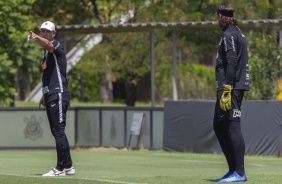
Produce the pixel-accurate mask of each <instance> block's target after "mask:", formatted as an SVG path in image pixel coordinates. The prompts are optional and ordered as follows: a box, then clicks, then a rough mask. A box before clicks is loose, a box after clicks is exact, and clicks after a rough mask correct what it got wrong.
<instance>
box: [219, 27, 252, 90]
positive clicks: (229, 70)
mask: <svg viewBox="0 0 282 184" xmlns="http://www.w3.org/2000/svg"><path fill="white" fill-rule="evenodd" d="M223 31H224V32H223V36H222V38H221V40H220V42H219V46H218V58H217V60H216V85H217V89H218V90H222V89H223V85H224V84H227V85H232V86H233V89H238V90H250V78H249V65H248V51H247V42H246V38H245V35H244V34H243V33H242V32H241V30H240V29H239V28H238V27H237V26H235V25H229V26H227V27H225V28H224V29H223Z"/></svg>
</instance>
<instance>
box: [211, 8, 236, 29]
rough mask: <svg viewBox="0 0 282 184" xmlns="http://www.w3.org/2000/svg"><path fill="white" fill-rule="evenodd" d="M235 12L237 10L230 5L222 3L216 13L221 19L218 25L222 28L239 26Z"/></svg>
mask: <svg viewBox="0 0 282 184" xmlns="http://www.w3.org/2000/svg"><path fill="white" fill-rule="evenodd" d="M234 12H235V8H234V7H233V6H232V5H231V4H229V3H222V4H220V5H219V6H218V7H217V9H216V13H217V16H218V17H219V20H218V24H219V26H220V27H226V26H228V25H230V24H232V25H238V21H237V19H236V18H235V17H234V16H233V13H234Z"/></svg>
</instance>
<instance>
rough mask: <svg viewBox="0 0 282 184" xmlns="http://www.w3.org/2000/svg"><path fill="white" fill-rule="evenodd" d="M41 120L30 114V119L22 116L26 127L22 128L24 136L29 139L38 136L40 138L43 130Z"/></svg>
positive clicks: (34, 138)
mask: <svg viewBox="0 0 282 184" xmlns="http://www.w3.org/2000/svg"><path fill="white" fill-rule="evenodd" d="M42 121H43V120H42V118H39V119H38V120H37V119H36V117H35V116H34V115H32V116H31V117H30V119H28V118H24V122H25V123H26V127H25V129H24V135H25V138H28V139H31V140H33V141H35V140H36V139H38V138H42V135H43V130H42V128H41V126H40V123H42Z"/></svg>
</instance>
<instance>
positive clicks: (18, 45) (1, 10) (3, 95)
mask: <svg viewBox="0 0 282 184" xmlns="http://www.w3.org/2000/svg"><path fill="white" fill-rule="evenodd" d="M31 2H32V1H31V0H7V1H1V2H0V15H1V16H0V22H1V23H0V34H1V39H0V45H1V47H0V58H1V63H0V69H1V81H2V82H1V86H0V89H1V90H0V105H1V106H8V105H10V104H12V103H13V101H14V95H15V92H16V89H15V87H17V86H18V85H20V83H19V82H18V83H17V82H15V79H16V78H17V77H19V78H25V79H27V80H28V81H29V83H32V81H34V78H35V79H36V76H37V75H36V74H35V73H34V72H33V71H34V70H36V71H37V67H35V65H34V60H33V59H34V58H36V54H35V53H36V51H34V50H30V48H31V47H30V46H29V45H26V44H25V42H26V39H27V35H28V30H29V29H30V27H31V24H30V21H29V15H28V13H29V10H30V6H31ZM19 4H20V6H19ZM25 33H26V34H25Z"/></svg>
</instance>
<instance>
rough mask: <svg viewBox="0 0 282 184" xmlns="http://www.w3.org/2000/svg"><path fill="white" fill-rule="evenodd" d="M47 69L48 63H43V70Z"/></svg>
mask: <svg viewBox="0 0 282 184" xmlns="http://www.w3.org/2000/svg"><path fill="white" fill-rule="evenodd" d="M46 68H47V64H46V62H43V63H42V70H45V69H46Z"/></svg>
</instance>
